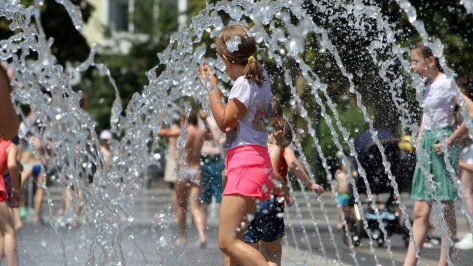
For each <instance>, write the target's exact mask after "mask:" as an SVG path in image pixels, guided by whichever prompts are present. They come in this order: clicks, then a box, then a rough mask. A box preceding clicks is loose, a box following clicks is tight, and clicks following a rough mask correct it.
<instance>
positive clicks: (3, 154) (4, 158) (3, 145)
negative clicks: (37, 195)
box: [0, 140, 11, 202]
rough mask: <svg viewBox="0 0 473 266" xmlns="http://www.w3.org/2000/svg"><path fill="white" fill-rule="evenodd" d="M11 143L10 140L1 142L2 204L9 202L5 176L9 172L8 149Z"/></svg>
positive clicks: (0, 189) (0, 192)
mask: <svg viewBox="0 0 473 266" xmlns="http://www.w3.org/2000/svg"><path fill="white" fill-rule="evenodd" d="M10 144H11V141H9V140H0V177H1V178H0V202H4V201H7V200H8V193H7V188H6V187H5V182H4V181H3V174H4V173H5V171H6V170H7V166H8V164H7V163H8V160H7V148H8V146H10Z"/></svg>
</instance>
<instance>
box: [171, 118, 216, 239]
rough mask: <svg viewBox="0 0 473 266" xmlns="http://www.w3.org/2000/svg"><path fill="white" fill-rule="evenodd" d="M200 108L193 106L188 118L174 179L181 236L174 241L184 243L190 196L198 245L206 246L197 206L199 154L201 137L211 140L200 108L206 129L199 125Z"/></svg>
mask: <svg viewBox="0 0 473 266" xmlns="http://www.w3.org/2000/svg"><path fill="white" fill-rule="evenodd" d="M198 116H199V110H197V109H192V110H191V112H190V114H189V117H188V118H187V138H186V144H185V145H184V148H183V149H181V150H179V165H178V168H179V180H178V182H177V183H176V192H177V199H178V208H177V221H178V226H179V231H180V237H179V238H178V239H177V240H176V244H179V245H185V244H186V243H187V238H186V209H187V200H188V199H190V205H191V212H192V216H193V218H194V222H195V226H196V228H197V231H198V233H199V244H200V247H201V248H205V247H206V242H207V238H206V235H205V229H206V224H205V216H204V213H203V210H202V208H201V207H200V202H199V198H200V193H201V184H200V179H201V174H200V170H201V166H200V156H201V149H202V144H203V142H204V140H212V133H211V131H210V130H209V127H208V125H207V122H206V121H205V114H204V113H203V112H202V111H201V112H200V116H201V117H203V118H204V119H202V120H203V121H204V123H205V130H204V129H199V127H198V119H199V118H198Z"/></svg>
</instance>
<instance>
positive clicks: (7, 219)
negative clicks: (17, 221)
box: [0, 202, 18, 266]
mask: <svg viewBox="0 0 473 266" xmlns="http://www.w3.org/2000/svg"><path fill="white" fill-rule="evenodd" d="M0 231H1V234H2V236H3V241H2V242H3V249H2V250H3V251H4V253H3V254H4V255H5V257H6V258H7V264H8V266H18V247H17V245H16V235H15V229H14V228H13V221H12V217H11V216H10V210H9V209H8V206H7V204H6V202H1V203H0Z"/></svg>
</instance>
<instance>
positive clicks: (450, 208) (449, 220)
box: [438, 201, 457, 266]
mask: <svg viewBox="0 0 473 266" xmlns="http://www.w3.org/2000/svg"><path fill="white" fill-rule="evenodd" d="M442 204H443V218H444V219H445V223H446V224H447V229H448V232H445V233H443V234H442V244H441V246H440V258H439V264H438V265H439V266H444V265H445V266H446V265H448V264H447V250H446V249H445V248H446V246H445V245H446V244H447V241H448V239H449V238H451V237H454V236H456V235H457V219H456V217H455V206H454V203H453V202H452V201H446V202H442ZM452 249H453V245H452V246H451V247H450V248H449V250H448V254H449V255H450V254H451V253H452Z"/></svg>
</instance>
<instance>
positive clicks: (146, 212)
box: [18, 188, 473, 266]
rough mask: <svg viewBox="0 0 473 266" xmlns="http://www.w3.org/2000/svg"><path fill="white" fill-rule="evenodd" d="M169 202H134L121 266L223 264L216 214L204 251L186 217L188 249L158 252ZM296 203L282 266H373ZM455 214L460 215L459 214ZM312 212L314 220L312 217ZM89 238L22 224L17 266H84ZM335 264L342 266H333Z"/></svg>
mask: <svg viewBox="0 0 473 266" xmlns="http://www.w3.org/2000/svg"><path fill="white" fill-rule="evenodd" d="M295 195H296V199H298V200H301V199H303V196H302V195H301V194H300V193H296V194H295ZM51 197H52V200H53V203H54V206H53V207H54V208H56V206H59V204H58V203H59V199H60V191H59V190H58V189H57V188H51ZM169 197H170V191H169V190H166V189H153V190H147V191H143V192H142V193H141V194H140V197H139V198H138V199H137V200H136V205H135V208H136V212H135V221H134V224H133V226H132V228H131V229H130V230H131V232H133V241H132V240H131V239H130V238H129V237H127V236H125V235H124V237H123V240H122V247H123V251H124V257H125V261H126V265H170V266H174V265H176V266H177V265H183V266H184V265H222V256H221V253H220V251H219V249H218V246H217V241H216V239H217V229H218V227H217V226H218V219H217V215H216V213H214V215H215V216H211V217H210V218H209V229H208V239H209V242H208V246H207V248H206V249H199V247H198V245H197V234H196V231H195V229H194V227H193V226H192V225H191V223H190V217H189V224H190V229H189V236H188V244H187V246H185V247H178V246H174V245H172V243H171V244H170V245H168V246H167V247H164V248H161V249H158V244H157V241H156V239H155V238H156V237H155V236H154V233H153V232H152V226H151V225H152V221H153V217H154V215H155V214H156V213H160V212H161V210H164V209H166V208H167V207H168V200H169ZM323 201H324V206H325V208H326V209H325V212H326V213H327V215H328V217H327V218H328V220H329V224H330V225H331V226H332V228H334V227H335V224H336V206H335V204H334V202H333V201H332V200H331V198H330V196H329V195H326V196H324V198H323ZM404 203H405V204H406V205H407V206H408V208H409V209H410V210H411V208H412V204H413V202H412V201H410V200H407V199H406V200H405V201H404ZM45 204H46V203H45ZM298 204H299V207H295V206H292V207H289V208H287V209H286V210H287V213H286V234H287V236H286V238H285V239H284V242H283V247H284V250H283V252H284V253H283V265H324V266H325V265H339V264H342V265H356V263H355V261H354V260H353V257H352V256H354V255H356V256H355V257H356V259H357V262H358V265H376V262H375V259H374V256H373V254H372V252H371V251H370V247H369V241H368V240H367V239H365V240H363V241H362V245H361V246H360V247H358V248H356V249H355V250H353V251H352V250H350V249H349V248H348V247H347V246H346V245H345V244H344V243H343V242H342V235H341V232H335V234H334V240H335V242H333V241H332V240H331V235H330V233H329V230H328V226H327V222H326V218H325V217H324V216H323V215H322V212H321V211H320V207H319V206H320V204H319V202H318V200H317V199H316V198H315V197H311V201H310V204H311V206H313V207H312V208H311V210H309V208H308V207H307V204H306V203H305V202H298ZM55 211H56V210H55V209H53V215H52V217H53V219H57V218H56V216H55ZM457 212H458V213H460V212H459V210H457ZM311 213H312V215H313V217H314V219H312V218H311ZM44 216H45V218H46V219H50V218H48V217H51V216H49V212H48V211H47V209H46V210H45V215H44ZM314 221H315V223H314ZM315 224H316V226H315ZM458 225H459V235H460V236H461V235H463V234H465V233H466V232H467V231H468V227H467V224H466V221H465V218H463V217H460V215H459V219H458ZM169 231H170V232H176V231H177V226H176V224H175V223H172V224H171V226H170V228H169ZM317 231H318V232H319V234H320V237H319V236H318V234H317ZM59 235H60V237H59ZM90 237H93V236H91V235H90V228H88V225H81V226H79V227H78V228H64V227H63V228H61V229H60V230H59V231H58V232H56V231H54V230H53V228H52V227H51V226H50V225H49V224H48V222H46V225H41V226H34V225H32V224H31V223H29V222H28V221H27V222H26V223H25V227H24V228H23V230H22V231H21V232H20V233H19V234H18V242H19V243H18V248H19V253H20V259H21V265H37V266H42V265H44V266H46V265H48V266H49V265H66V263H65V261H67V265H87V261H88V255H87V254H88V252H89V250H88V249H89V246H88V245H87V244H86V243H87V240H88V238H90ZM60 239H62V242H63V243H64V246H65V254H63V252H62V249H61V248H60V247H61V245H60V243H61V241H60ZM320 239H321V240H322V242H321V241H320ZM391 240H392V241H391V250H392V257H393V258H394V261H395V265H402V262H403V259H404V256H405V253H406V248H405V247H404V244H403V242H402V239H401V237H400V236H397V235H395V236H393V237H392V239H391ZM385 246H386V245H385ZM374 250H375V252H376V257H377V259H378V262H379V265H393V263H392V260H391V255H390V253H389V252H387V251H386V248H378V247H377V245H375V247H374ZM438 254H439V248H438V247H437V248H431V249H426V250H425V252H424V254H423V260H422V263H423V264H422V265H437V264H436V258H437V256H438ZM64 255H65V258H64ZM338 261H340V262H341V263H339V264H337V262H338ZM452 261H453V263H454V265H465V266H466V265H472V264H471V262H472V261H473V252H471V251H456V252H454V254H453V256H452ZM94 265H95V264H94ZM106 265H116V264H106Z"/></svg>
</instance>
